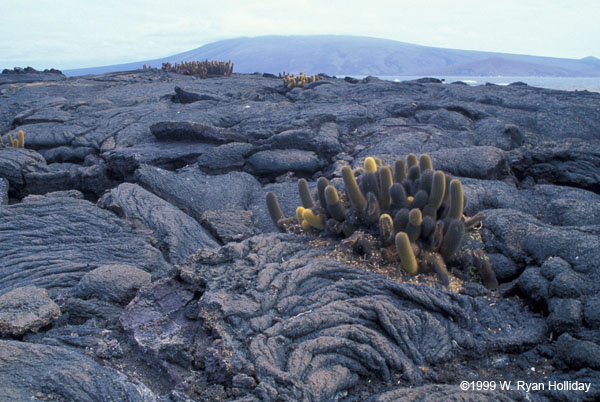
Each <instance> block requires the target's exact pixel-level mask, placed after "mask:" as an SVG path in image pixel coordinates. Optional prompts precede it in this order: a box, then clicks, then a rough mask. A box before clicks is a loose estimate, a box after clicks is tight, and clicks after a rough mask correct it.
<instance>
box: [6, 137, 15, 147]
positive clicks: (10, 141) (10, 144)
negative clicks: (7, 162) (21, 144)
mask: <svg viewBox="0 0 600 402" xmlns="http://www.w3.org/2000/svg"><path fill="white" fill-rule="evenodd" d="M6 141H7V142H8V146H9V147H14V143H13V137H12V135H10V134H7V135H6Z"/></svg>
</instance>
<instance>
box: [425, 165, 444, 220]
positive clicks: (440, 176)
mask: <svg viewBox="0 0 600 402" xmlns="http://www.w3.org/2000/svg"><path fill="white" fill-rule="evenodd" d="M445 192H446V175H445V174H444V172H442V171H441V170H437V171H436V172H435V173H434V174H433V181H432V183H431V193H430V194H429V204H432V205H433V206H434V207H435V209H436V211H437V209H438V208H439V207H440V205H442V201H444V193H445Z"/></svg>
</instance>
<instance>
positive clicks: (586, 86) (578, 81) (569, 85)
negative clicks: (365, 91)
mask: <svg viewBox="0 0 600 402" xmlns="http://www.w3.org/2000/svg"><path fill="white" fill-rule="evenodd" d="M355 77H356V78H364V77H358V76H355ZM379 78H380V79H382V80H389V81H407V80H416V79H418V78H423V77H422V76H379ZM433 78H438V79H440V80H444V82H445V83H447V84H450V83H452V82H455V81H462V82H464V83H466V84H469V85H485V84H486V83H488V82H489V83H491V84H496V85H508V84H510V83H513V82H519V81H520V82H524V83H526V84H527V85H529V86H532V87H540V88H550V89H561V90H565V91H583V90H588V91H593V92H600V77H501V76H496V77H466V76H464V77H452V76H439V77H438V76H433Z"/></svg>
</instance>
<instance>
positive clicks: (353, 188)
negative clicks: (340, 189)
mask: <svg viewBox="0 0 600 402" xmlns="http://www.w3.org/2000/svg"><path fill="white" fill-rule="evenodd" d="M342 179H343V180H344V186H345V187H346V192H347V193H348V198H350V203H351V204H352V206H353V207H354V208H356V210H357V211H359V212H362V210H363V209H364V208H365V205H366V204H367V200H366V198H365V196H364V195H363V193H362V192H361V191H360V189H359V188H358V183H357V182H356V178H355V177H354V172H353V171H352V169H351V168H350V166H344V167H343V168H342Z"/></svg>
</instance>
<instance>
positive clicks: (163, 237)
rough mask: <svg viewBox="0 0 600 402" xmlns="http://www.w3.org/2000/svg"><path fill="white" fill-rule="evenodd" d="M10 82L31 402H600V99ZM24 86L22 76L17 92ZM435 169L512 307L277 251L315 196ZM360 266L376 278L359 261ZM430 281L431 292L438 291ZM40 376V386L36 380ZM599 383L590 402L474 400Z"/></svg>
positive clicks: (21, 367)
mask: <svg viewBox="0 0 600 402" xmlns="http://www.w3.org/2000/svg"><path fill="white" fill-rule="evenodd" d="M30 74H34V75H30V76H28V77H26V76H27V72H21V73H19V74H2V75H0V105H1V106H2V107H0V133H2V137H3V140H4V141H3V142H4V143H6V136H7V135H8V134H11V135H12V137H13V138H15V137H16V134H17V132H18V131H19V130H24V131H25V148H24V149H20V148H10V147H3V148H0V228H1V230H0V258H1V261H2V264H1V267H0V278H2V281H0V336H1V337H2V340H0V343H2V345H0V383H2V384H6V386H5V387H4V388H5V390H6V395H8V396H9V397H10V398H13V399H15V400H19V399H31V398H34V399H41V400H44V399H46V400H47V399H58V400H106V399H110V398H113V399H125V400H134V401H135V400H140V401H152V400H156V401H184V400H190V399H191V400H207V401H208V400H239V401H259V400H261V401H262V400H267V401H268V400H273V401H275V400H307V401H308V400H314V401H329V400H337V401H348V402H349V401H357V400H373V401H386V400H397V399H399V398H415V399H421V398H422V396H423V395H427V396H428V397H429V398H430V399H431V400H447V398H448V395H455V397H456V398H462V399H465V400H524V399H531V400H594V399H596V398H598V397H600V375H599V370H600V366H599V365H598V361H600V332H599V331H598V325H599V324H600V315H599V314H600V313H599V312H600V309H599V308H598V307H599V306H600V298H599V297H598V294H600V266H599V265H598V263H597V261H598V260H599V258H600V251H599V250H600V236H599V234H600V209H599V207H598V206H599V205H600V195H599V193H600V187H599V183H600V174H599V172H600V146H599V144H600V142H599V141H600V94H594V93H589V92H585V91H583V92H564V91H554V90H546V89H540V88H532V87H528V86H526V85H523V84H519V83H516V84H512V85H509V86H506V87H500V86H495V85H486V86H479V87H469V86H466V85H462V84H460V83H454V84H442V83H441V82H438V81H436V80H433V79H424V80H417V81H410V82H402V83H395V82H389V81H382V80H379V79H377V78H374V77H367V78H365V79H363V80H352V79H348V80H343V79H336V78H332V77H324V78H323V79H322V80H320V81H317V82H315V83H312V84H307V85H305V86H304V87H303V88H294V89H291V90H290V89H286V88H284V87H283V84H282V82H281V80H279V79H276V78H273V77H269V76H261V75H258V74H255V75H239V74H233V75H232V76H231V77H227V78H211V79H205V80H200V79H197V78H194V77H190V76H183V75H179V74H175V73H166V72H162V71H157V70H144V71H132V72H122V73H111V74H106V75H97V76H85V77H79V78H68V79H67V78H66V77H64V76H63V78H64V79H63V78H61V79H57V77H60V75H57V74H49V73H46V74H44V73H37V72H35V73H30ZM14 76H19V77H21V78H20V79H19V80H17V81H15V78H14ZM409 153H416V154H417V155H420V154H423V153H428V154H430V155H431V157H432V159H433V164H434V167H435V168H436V169H442V170H444V171H446V172H449V173H451V174H453V175H454V176H457V177H458V178H460V180H461V181H462V183H463V187H464V192H465V195H466V198H467V206H466V213H467V214H469V215H473V214H474V213H477V212H479V211H483V212H484V213H485V214H486V216H487V219H486V220H485V221H484V223H483V227H482V228H481V229H480V231H479V237H478V238H477V239H473V240H470V241H468V242H465V244H464V247H465V248H467V249H468V248H483V249H484V250H485V252H486V254H487V255H488V257H489V260H490V262H491V264H492V267H493V269H494V271H495V273H496V276H497V278H498V280H499V282H500V287H499V289H498V290H497V291H495V292H490V291H489V290H487V289H485V288H484V287H483V286H481V284H480V279H479V278H478V277H477V275H473V274H472V269H470V268H469V267H464V266H462V267H458V266H455V267H453V268H454V269H453V270H452V274H453V277H454V278H455V280H456V281H458V282H459V283H460V286H458V287H456V288H452V289H445V288H443V287H442V286H441V285H440V284H438V283H436V282H435V281H434V280H430V279H429V278H427V277H423V278H420V279H419V280H417V281H414V280H408V279H409V278H407V277H404V276H403V275H398V276H397V277H394V278H388V277H386V276H385V275H382V274H380V273H376V272H371V271H369V270H368V269H367V270H365V269H364V268H365V266H361V264H360V261H359V260H355V261H354V263H351V264H348V263H346V262H344V261H340V260H339V259H336V258H335V255H334V254H332V250H333V247H334V246H335V242H334V243H330V242H329V241H328V240H327V239H322V238H319V237H318V234H316V233H315V234H313V235H311V236H306V235H298V234H280V233H277V231H276V228H275V226H274V225H273V223H272V222H271V219H270V218H269V214H268V212H267V209H266V205H265V194H266V193H267V192H268V191H273V192H275V193H276V194H277V196H278V198H279V200H280V203H281V207H282V209H283V211H284V213H285V214H286V215H287V216H293V215H294V214H295V208H296V206H298V205H300V199H299V196H298V192H297V184H296V181H297V179H298V178H306V179H307V180H308V181H309V184H310V186H311V188H313V187H314V186H315V185H316V180H317V179H318V178H319V177H320V176H325V177H327V178H328V179H329V180H330V181H332V182H333V183H335V182H336V181H337V182H339V181H340V179H339V177H340V170H341V168H342V167H343V166H345V165H348V164H349V165H351V166H352V167H355V166H359V165H361V164H362V161H363V160H364V158H365V157H366V156H376V157H379V158H381V159H382V160H383V162H384V163H393V161H395V160H396V159H397V158H399V157H405V156H406V155H407V154H409ZM356 261H359V262H358V263H357V262H356ZM431 279H433V278H431ZM24 378H28V379H29V380H27V381H25V380H23V379H24ZM462 380H467V381H476V380H495V381H501V380H509V381H513V383H514V384H516V381H517V380H521V381H528V382H539V381H544V382H547V381H550V380H556V381H565V380H568V381H575V380H577V381H580V382H581V381H583V382H590V383H591V384H592V385H591V388H590V391H589V392H587V393H584V392H579V391H553V390H547V389H546V390H544V391H539V392H531V393H526V392H524V391H522V390H518V389H517V388H516V386H513V390H511V391H506V392H498V391H496V392H490V391H487V392H486V391H477V390H473V389H469V390H466V391H461V390H460V388H459V384H460V381H462Z"/></svg>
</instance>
